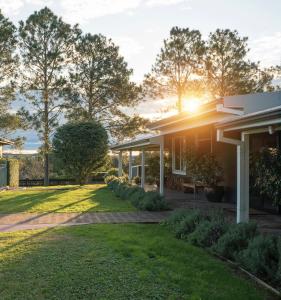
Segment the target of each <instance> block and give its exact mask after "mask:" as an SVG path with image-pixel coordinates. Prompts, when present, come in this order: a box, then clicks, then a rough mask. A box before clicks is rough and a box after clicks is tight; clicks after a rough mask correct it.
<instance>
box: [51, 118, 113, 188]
mask: <svg viewBox="0 0 281 300" xmlns="http://www.w3.org/2000/svg"><path fill="white" fill-rule="evenodd" d="M107 144H108V137H107V133H106V130H105V129H104V127H103V126H102V125H101V124H100V123H98V122H94V121H92V122H80V123H68V124H65V125H62V126H61V127H59V128H58V129H57V131H56V133H55V135H54V139H53V149H54V154H55V157H57V159H59V160H60V161H61V162H62V164H61V165H62V168H63V169H64V170H65V171H66V173H67V174H69V175H70V176H73V178H77V181H78V183H79V184H84V183H86V181H87V179H88V177H89V176H90V174H91V173H92V172H94V171H95V170H97V169H98V168H100V167H101V166H102V165H103V164H104V163H105V161H106V158H107V152H108V146H107Z"/></svg>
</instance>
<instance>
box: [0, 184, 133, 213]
mask: <svg viewBox="0 0 281 300" xmlns="http://www.w3.org/2000/svg"><path fill="white" fill-rule="evenodd" d="M135 210H136V208H135V207H134V206H133V205H132V204H131V203H130V202H129V201H126V200H125V201H124V200H121V199H119V198H117V197H116V196H115V195H114V194H113V193H112V192H111V191H110V190H109V189H108V188H107V187H106V185H105V184H93V185H86V186H84V187H80V186H60V187H43V188H42V187H35V188H27V189H25V190H13V191H12V190H11V191H2V192H0V212H2V213H14V212H119V211H135Z"/></svg>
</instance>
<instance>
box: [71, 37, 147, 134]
mask: <svg viewBox="0 0 281 300" xmlns="http://www.w3.org/2000/svg"><path fill="white" fill-rule="evenodd" d="M74 56H75V58H74V64H73V66H72V68H71V72H70V77H71V82H70V85H69V98H68V105H67V117H68V118H69V119H70V120H75V121H77V120H78V121H91V120H95V121H99V122H101V123H102V124H103V126H104V127H105V128H106V129H107V130H108V132H109V133H110V135H111V136H113V137H117V138H119V139H122V138H124V137H125V136H127V137H128V136H133V135H135V134H136V133H137V132H138V131H139V130H140V129H143V127H144V125H145V124H146V121H145V120H144V119H142V118H141V117H139V116H138V115H133V116H129V115H127V114H125V113H124V112H123V111H122V110H121V109H120V107H124V106H126V107H132V106H134V105H136V104H137V103H138V93H139V91H140V90H139V88H138V87H137V86H136V85H135V84H134V83H133V82H132V81H130V76H131V75H132V72H133V71H132V70H131V69H129V68H128V66H127V63H126V62H125V61H124V58H123V57H122V56H121V55H120V54H119V48H118V47H117V46H116V45H115V44H114V43H113V42H112V40H111V39H107V38H106V37H105V36H103V35H101V34H95V35H92V34H90V33H88V34H86V35H83V36H80V37H79V39H78V40H77V42H76V44H75V54H74ZM121 129H122V130H121Z"/></svg>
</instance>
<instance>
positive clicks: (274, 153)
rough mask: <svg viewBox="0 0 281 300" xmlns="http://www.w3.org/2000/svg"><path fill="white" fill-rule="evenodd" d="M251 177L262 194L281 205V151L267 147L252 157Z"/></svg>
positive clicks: (256, 188)
mask: <svg viewBox="0 0 281 300" xmlns="http://www.w3.org/2000/svg"><path fill="white" fill-rule="evenodd" d="M251 178H253V179H254V188H255V190H256V192H258V193H259V194H260V195H261V196H263V197H267V198H269V199H272V200H273V203H274V204H275V205H281V151H280V150H279V149H277V148H265V149H263V150H262V151H261V152H259V153H256V154H254V156H253V157H252V159H251Z"/></svg>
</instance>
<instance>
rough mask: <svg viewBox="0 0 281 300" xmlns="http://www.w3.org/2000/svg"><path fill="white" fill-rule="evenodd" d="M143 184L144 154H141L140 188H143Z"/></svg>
mask: <svg viewBox="0 0 281 300" xmlns="http://www.w3.org/2000/svg"><path fill="white" fill-rule="evenodd" d="M144 184H145V152H144V150H142V152H141V187H142V188H144Z"/></svg>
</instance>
